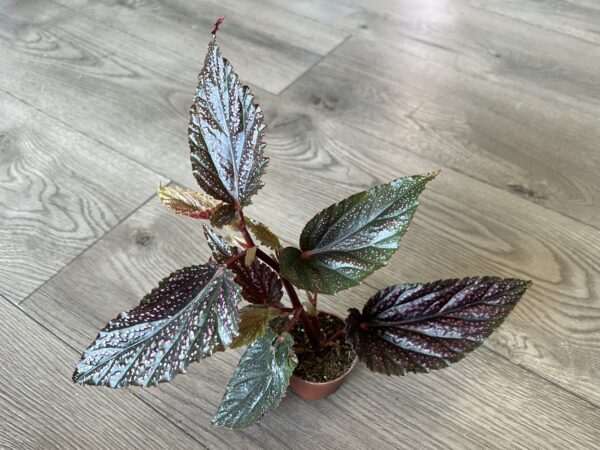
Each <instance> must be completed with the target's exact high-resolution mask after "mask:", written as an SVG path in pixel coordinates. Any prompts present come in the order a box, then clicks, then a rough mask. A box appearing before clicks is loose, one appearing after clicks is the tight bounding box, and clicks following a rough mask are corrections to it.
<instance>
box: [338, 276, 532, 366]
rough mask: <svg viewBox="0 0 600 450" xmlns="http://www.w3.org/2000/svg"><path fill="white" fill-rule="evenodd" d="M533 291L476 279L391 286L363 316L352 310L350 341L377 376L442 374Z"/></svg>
mask: <svg viewBox="0 0 600 450" xmlns="http://www.w3.org/2000/svg"><path fill="white" fill-rule="evenodd" d="M530 285H531V282H529V281H523V280H518V279H514V278H497V277H472V278H463V279H451V280H439V281H434V282H433V283H427V284H397V285H394V286H390V287H387V288H385V289H382V290H381V291H379V292H377V293H376V294H375V295H374V296H373V297H371V298H370V299H369V301H368V302H367V303H366V304H365V306H364V307H363V310H362V313H361V312H359V311H358V310H357V309H354V308H352V309H350V310H349V312H350V315H349V316H348V318H347V319H346V333H347V339H348V340H349V341H350V342H351V343H352V345H353V347H354V351H355V352H356V353H357V355H358V357H359V358H360V360H361V361H363V362H364V363H366V364H367V366H368V367H369V368H370V369H371V370H373V371H374V372H381V373H385V374H388V375H405V374H406V373H407V372H429V371H430V370H432V369H442V368H444V367H447V366H449V365H450V364H451V363H454V362H457V361H459V360H460V359H462V358H463V357H464V356H466V354H467V353H468V352H471V351H472V350H474V349H475V348H477V347H478V346H479V345H481V343H482V342H483V341H484V339H485V338H487V337H488V336H489V335H490V334H491V333H492V332H493V331H494V330H495V329H496V328H498V327H499V326H500V324H501V323H502V322H503V321H504V319H505V318H506V316H507V315H508V314H509V313H510V311H511V310H512V309H513V307H514V306H515V305H516V304H517V302H518V301H519V299H520V298H521V297H522V296H523V294H524V293H525V290H526V289H527V288H528V287H529V286H530Z"/></svg>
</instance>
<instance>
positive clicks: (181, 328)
mask: <svg viewBox="0 0 600 450" xmlns="http://www.w3.org/2000/svg"><path fill="white" fill-rule="evenodd" d="M239 300H240V294H239V289H238V287H237V286H236V284H235V283H234V282H233V274H232V273H231V272H230V271H229V270H228V269H227V268H225V267H224V266H219V265H216V264H214V263H208V264H205V265H202V266H191V267H185V268H183V269H180V270H178V271H176V272H173V273H172V274H171V275H169V276H168V277H166V278H164V279H163V280H162V281H160V283H159V284H158V287H156V288H154V289H153V290H152V291H151V292H150V293H149V294H147V295H146V296H145V297H144V298H143V299H142V301H141V303H140V304H139V305H138V306H137V307H135V308H133V309H132V310H131V311H129V312H123V313H121V314H120V315H119V316H118V317H117V318H116V319H114V320H111V321H110V322H109V323H108V324H107V325H106V327H104V328H103V329H102V330H101V331H100V334H98V337H97V338H96V340H95V341H94V342H93V343H92V344H91V345H90V346H89V347H88V348H87V349H86V350H85V352H84V353H83V355H82V357H81V361H79V363H78V364H77V367H76V369H75V373H74V374H73V381H75V382H77V383H80V384H94V385H105V386H110V387H112V388H120V387H124V386H128V385H138V386H144V387H147V386H152V385H156V384H158V383H160V382H163V381H171V380H172V379H173V377H174V376H175V375H176V374H177V373H185V371H186V368H187V366H188V365H189V363H190V362H192V361H199V360H200V359H202V358H205V357H207V356H210V355H211V354H212V353H213V352H215V351H221V350H224V349H225V348H226V347H227V346H228V345H230V344H231V343H232V342H233V339H234V338H235V337H237V335H238V320H239V318H238V311H237V303H238V302H239Z"/></svg>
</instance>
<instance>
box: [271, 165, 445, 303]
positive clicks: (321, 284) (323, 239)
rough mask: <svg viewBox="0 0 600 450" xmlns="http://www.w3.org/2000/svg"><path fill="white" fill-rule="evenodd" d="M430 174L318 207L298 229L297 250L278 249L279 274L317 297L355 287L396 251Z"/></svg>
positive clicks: (434, 173)
mask: <svg viewBox="0 0 600 450" xmlns="http://www.w3.org/2000/svg"><path fill="white" fill-rule="evenodd" d="M436 175H437V172H432V173H428V174H425V175H415V176H412V177H405V178H398V179H397V180H394V181H392V182H391V183H388V184H383V185H380V186H375V187H373V188H371V189H369V190H368V191H365V192H360V193H358V194H354V195H352V196H351V197H348V198H347V199H345V200H342V201H341V202H339V203H336V204H334V205H331V206H330V207H329V208H326V209H324V210H323V211H321V212H320V213H319V214H317V215H316V216H314V217H313V218H312V219H311V220H310V221H309V222H308V223H307V224H306V225H305V226H304V229H303V230H302V234H301V236H300V249H297V248H293V247H287V248H285V249H283V251H282V253H281V271H282V274H283V276H284V277H285V278H287V279H288V280H290V281H291V282H292V283H294V284H295V285H296V286H297V287H299V288H301V289H305V290H307V291H311V292H318V293H322V294H335V293H336V292H338V291H341V290H343V289H348V288H349V287H352V286H354V285H357V284H359V283H360V282H361V281H362V280H363V279H364V278H366V277H367V276H368V275H370V274H371V273H373V272H374V271H375V270H376V269H378V268H380V267H382V266H384V265H385V264H386V263H387V261H388V260H389V259H390V257H391V256H392V254H393V253H394V251H396V249H397V248H398V243H399V242H400V239H402V236H404V233H405V232H406V230H407V229H408V225H409V223H410V221H411V219H412V217H413V215H414V213H415V211H416V209H417V206H418V205H419V200H418V197H419V194H420V193H421V192H422V191H423V189H425V185H426V184H427V182H428V181H431V180H432V179H433V178H435V176H436Z"/></svg>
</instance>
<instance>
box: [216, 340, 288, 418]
mask: <svg viewBox="0 0 600 450" xmlns="http://www.w3.org/2000/svg"><path fill="white" fill-rule="evenodd" d="M292 345H293V339H292V336H290V335H289V334H288V333H283V334H282V335H279V336H278V335H277V334H275V332H274V331H273V330H271V329H269V330H267V332H266V333H265V334H264V336H263V337H261V338H260V339H258V340H257V341H255V342H254V343H253V344H252V345H251V346H250V347H248V349H247V350H246V353H244V355H243V356H242V358H241V359H240V362H239V364H238V366H237V368H236V369H235V372H234V373H233V377H232V378H231V381H229V384H228V385H227V391H226V392H225V395H224V396H223V400H222V402H221V406H219V410H218V411H217V413H216V414H215V416H214V417H213V420H212V422H213V424H215V425H218V426H221V427H228V428H247V427H249V426H251V425H253V424H254V423H255V422H257V421H258V420H259V419H260V418H261V417H262V416H263V415H264V414H265V413H266V412H267V411H268V410H269V409H271V408H273V407H275V406H277V405H278V404H279V402H280V401H281V399H282V398H283V396H284V395H285V391H286V389H287V386H288V383H289V380H290V376H291V375H292V372H293V371H294V368H295V367H296V364H297V363H298V360H297V359H296V355H294V352H293V350H292Z"/></svg>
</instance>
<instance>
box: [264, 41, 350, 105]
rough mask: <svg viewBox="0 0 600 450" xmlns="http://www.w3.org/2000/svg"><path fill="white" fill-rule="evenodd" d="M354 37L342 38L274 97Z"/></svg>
mask: <svg viewBox="0 0 600 450" xmlns="http://www.w3.org/2000/svg"><path fill="white" fill-rule="evenodd" d="M352 36H354V34H353V33H350V34H348V35H347V36H346V37H344V39H342V40H341V41H340V42H339V43H338V44H337V45H336V46H335V47H333V48H332V49H331V50H329V51H328V52H327V53H326V54H325V55H323V56H321V57H320V58H319V59H317V60H316V61H315V62H314V63H312V64H311V65H310V66H309V67H308V68H307V69H306V70H304V71H303V72H302V73H301V74H300V75H298V76H297V77H296V78H294V79H293V80H292V81H291V82H290V83H289V84H288V85H287V86H286V87H284V88H283V89H282V90H281V91H279V92H278V93H277V94H276V96H280V95H282V94H283V93H284V92H285V91H286V90H287V89H288V88H289V87H290V86H293V85H294V84H295V83H296V82H297V81H299V80H300V79H301V78H302V77H304V75H306V74H307V73H309V72H310V71H311V70H313V69H314V68H315V67H316V66H317V65H319V64H320V63H321V62H322V61H323V60H324V59H325V58H327V57H328V56H329V55H331V54H332V53H333V52H335V51H336V50H337V49H338V48H340V47H341V46H342V45H344V44H345V43H346V42H348V40H349V39H350V38H351V37H352Z"/></svg>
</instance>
